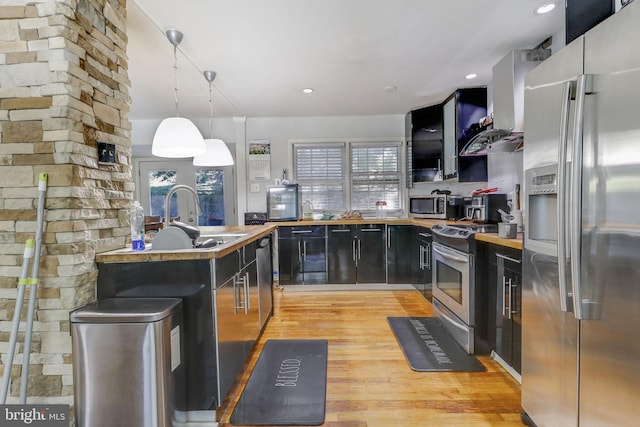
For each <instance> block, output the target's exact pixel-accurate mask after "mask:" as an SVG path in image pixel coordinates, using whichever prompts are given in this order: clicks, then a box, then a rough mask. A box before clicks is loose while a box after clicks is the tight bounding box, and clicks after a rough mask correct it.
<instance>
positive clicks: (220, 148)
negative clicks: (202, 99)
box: [193, 71, 233, 166]
mask: <svg viewBox="0 0 640 427" xmlns="http://www.w3.org/2000/svg"><path fill="white" fill-rule="evenodd" d="M202 74H204V78H205V79H207V81H208V82H209V107H210V113H211V114H210V115H209V130H210V132H211V138H209V139H205V140H204V145H205V146H206V148H207V151H206V152H205V153H204V154H201V155H199V156H194V158H193V165H194V166H229V165H232V164H233V157H232V156H231V152H230V151H229V148H228V147H227V144H225V143H224V141H223V140H221V139H214V138H213V99H212V97H211V83H212V82H213V80H214V79H215V78H216V72H215V71H205V72H204V73H202Z"/></svg>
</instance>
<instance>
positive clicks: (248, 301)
mask: <svg viewBox="0 0 640 427" xmlns="http://www.w3.org/2000/svg"><path fill="white" fill-rule="evenodd" d="M250 308H251V299H250V298H249V272H248V271H247V272H245V273H244V314H247V313H248V312H249V309H250Z"/></svg>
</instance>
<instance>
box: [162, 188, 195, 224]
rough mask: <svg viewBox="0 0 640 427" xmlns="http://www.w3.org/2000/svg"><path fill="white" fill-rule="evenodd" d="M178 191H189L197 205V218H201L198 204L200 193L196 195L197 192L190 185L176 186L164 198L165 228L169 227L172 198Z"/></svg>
mask: <svg viewBox="0 0 640 427" xmlns="http://www.w3.org/2000/svg"><path fill="white" fill-rule="evenodd" d="M178 190H187V191H188V192H189V193H190V194H191V195H192V196H193V201H194V203H195V205H196V216H200V212H201V211H200V203H199V202H198V193H196V190H194V189H193V188H191V187H189V186H188V185H183V184H179V185H174V186H173V187H171V188H170V189H169V191H167V195H166V196H165V197H164V226H165V227H168V226H169V222H170V218H169V206H170V205H171V196H173V193H175V192H176V191H178Z"/></svg>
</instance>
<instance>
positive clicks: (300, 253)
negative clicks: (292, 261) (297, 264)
mask: <svg viewBox="0 0 640 427" xmlns="http://www.w3.org/2000/svg"><path fill="white" fill-rule="evenodd" d="M300 258H302V249H301V248H300V240H298V260H300Z"/></svg>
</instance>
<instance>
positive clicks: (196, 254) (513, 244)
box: [96, 218, 522, 263]
mask: <svg viewBox="0 0 640 427" xmlns="http://www.w3.org/2000/svg"><path fill="white" fill-rule="evenodd" d="M372 223H375V224H389V225H417V226H421V227H432V226H433V225H435V224H442V223H446V224H449V225H461V224H471V223H470V222H466V221H459V222H454V221H444V220H433V219H416V218H362V219H332V220H306V221H286V222H271V223H267V224H265V225H245V226H216V227H199V228H200V229H201V230H202V234H203V235H205V234H224V233H232V234H245V233H246V236H242V237H240V238H238V239H237V240H234V241H233V242H229V243H226V244H223V245H219V246H215V247H213V248H208V249H174V250H153V247H152V246H153V245H152V244H151V245H147V249H145V250H143V251H132V250H131V249H130V248H123V249H117V250H114V251H109V252H104V253H101V254H97V255H96V262H99V263H100V262H145V261H178V260H194V259H195V260H197V259H202V260H210V259H216V258H222V257H224V256H225V255H228V254H229V253H231V252H233V251H235V250H237V249H239V248H241V247H243V246H245V245H247V244H248V243H251V242H253V241H255V240H258V239H260V238H261V237H264V236H266V235H268V234H269V233H271V232H273V231H274V230H276V229H277V228H278V226H306V225H334V224H353V225H358V224H372ZM476 239H477V240H480V241H484V242H489V243H493V244H496V245H501V246H506V247H510V248H514V249H520V250H521V249H522V233H519V234H518V236H517V237H516V238H515V239H504V238H500V237H498V234H497V233H476Z"/></svg>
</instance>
